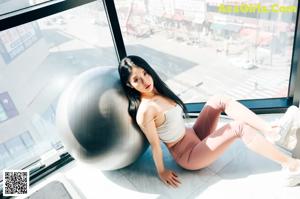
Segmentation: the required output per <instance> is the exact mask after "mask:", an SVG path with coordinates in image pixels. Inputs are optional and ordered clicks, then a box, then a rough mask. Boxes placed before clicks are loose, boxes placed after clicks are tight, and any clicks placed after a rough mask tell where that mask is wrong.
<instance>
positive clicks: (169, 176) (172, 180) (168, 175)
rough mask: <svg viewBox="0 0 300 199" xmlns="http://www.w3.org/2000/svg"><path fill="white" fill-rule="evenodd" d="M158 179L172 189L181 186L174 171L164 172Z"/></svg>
mask: <svg viewBox="0 0 300 199" xmlns="http://www.w3.org/2000/svg"><path fill="white" fill-rule="evenodd" d="M159 178H160V179H161V180H162V181H163V182H164V183H165V184H166V185H171V186H172V187H174V188H176V187H178V186H179V184H181V182H180V181H179V179H178V176H177V175H176V173H175V172H174V171H171V170H164V171H162V172H160V173H159Z"/></svg>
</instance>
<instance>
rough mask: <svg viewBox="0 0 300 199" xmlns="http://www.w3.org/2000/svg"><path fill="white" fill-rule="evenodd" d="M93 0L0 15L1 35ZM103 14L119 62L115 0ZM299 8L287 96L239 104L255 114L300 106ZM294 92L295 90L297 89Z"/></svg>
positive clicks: (55, 0) (36, 176) (106, 0)
mask: <svg viewBox="0 0 300 199" xmlns="http://www.w3.org/2000/svg"><path fill="white" fill-rule="evenodd" d="M94 1H96V0H52V1H46V2H44V3H41V4H37V5H34V6H30V7H27V8H22V9H19V10H16V11H12V12H9V13H6V14H2V15H0V31H4V30H6V29H9V28H13V27H16V26H19V25H22V24H25V23H28V22H32V21H34V20H38V19H41V18H44V17H47V16H50V15H53V14H57V13H59V12H63V11H66V10H69V9H72V8H75V7H78V6H82V5H85V4H88V3H91V2H94ZM102 2H103V5H104V9H105V12H106V16H107V20H108V24H109V28H110V31H111V36H112V40H113V43H114V47H115V52H116V54H117V58H118V61H119V60H121V59H122V58H123V57H125V56H126V55H127V54H126V47H125V45H124V40H123V37H122V32H121V29H120V25H119V21H118V16H117V11H116V8H115V4H114V0H102ZM299 5H300V2H299V1H298V7H297V8H298V9H297V15H296V23H295V25H296V27H295V36H294V43H293V53H292V62H291V73H290V82H289V87H288V96H287V97H283V98H268V99H250V100H249V99H248V100H239V101H240V102H241V103H242V104H244V105H245V106H246V107H248V108H250V109H251V110H252V111H254V112H255V113H259V114H262V113H280V112H283V111H285V110H286V108H287V107H288V106H290V105H292V104H294V105H299V100H300V70H298V69H299V68H300V63H299V59H300V24H299V23H300V22H299ZM296 88H297V89H296ZM204 104H205V102H201V103H187V104H186V106H187V109H188V112H189V113H190V114H191V117H196V116H197V114H198V113H199V112H200V111H201V109H202V108H203V106H204ZM60 157H61V159H60V160H59V161H57V162H55V163H53V164H52V165H50V166H48V167H46V168H43V167H41V168H38V169H35V170H34V171H32V172H30V182H31V183H30V184H31V185H32V184H34V183H36V182H37V181H39V180H40V179H42V178H43V177H45V176H46V175H48V174H50V173H51V172H53V171H55V170H56V169H59V168H60V167H62V166H64V165H66V164H68V163H69V162H71V161H72V160H73V158H72V157H71V156H70V154H68V153H65V154H62V155H61V156H60ZM0 196H2V187H1V186H0Z"/></svg>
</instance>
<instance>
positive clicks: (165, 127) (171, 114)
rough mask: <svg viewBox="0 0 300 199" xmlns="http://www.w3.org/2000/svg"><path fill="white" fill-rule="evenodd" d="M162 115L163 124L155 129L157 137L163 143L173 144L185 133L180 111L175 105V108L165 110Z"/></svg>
mask: <svg viewBox="0 0 300 199" xmlns="http://www.w3.org/2000/svg"><path fill="white" fill-rule="evenodd" d="M164 114H165V121H164V123H163V124H162V125H160V126H159V127H157V129H156V130H157V133H158V136H159V138H160V139H161V140H162V141H163V142H166V143H170V142H174V141H176V140H178V139H179V138H181V137H182V136H183V135H184V133H185V125H184V120H183V118H182V109H181V107H180V106H179V105H177V104H176V106H175V107H173V108H171V109H169V110H167V111H166V112H165V113H164Z"/></svg>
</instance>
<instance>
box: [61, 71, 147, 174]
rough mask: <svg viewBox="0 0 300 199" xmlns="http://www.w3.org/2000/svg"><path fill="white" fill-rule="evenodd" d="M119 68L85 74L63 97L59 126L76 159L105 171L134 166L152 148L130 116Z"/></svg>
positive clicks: (70, 86) (72, 83)
mask: <svg viewBox="0 0 300 199" xmlns="http://www.w3.org/2000/svg"><path fill="white" fill-rule="evenodd" d="M120 84H121V83H120V79H119V75H118V71H117V68H116V67H97V68H93V69H90V70H88V71H86V72H83V73H82V74H80V75H79V76H77V77H76V78H74V80H72V82H71V83H70V85H69V86H68V87H67V88H66V90H65V91H64V92H63V94H62V95H61V97H60V99H59V102H58V106H57V110H56V115H57V116H56V125H57V128H58V131H59V135H60V137H61V139H62V142H63V144H64V146H65V147H66V150H67V151H68V152H69V153H70V154H71V156H72V157H74V159H77V160H80V162H82V163H84V164H85V163H86V164H88V165H91V166H95V167H97V168H100V169H102V170H115V169H119V168H123V167H125V166H127V165H129V164H131V163H133V162H134V161H135V160H136V159H137V158H138V157H139V156H140V155H141V154H142V153H143V152H144V151H145V150H146V148H147V147H148V146H149V143H148V142H147V140H146V138H145V136H144V134H143V133H142V132H141V131H140V130H139V128H137V126H136V125H135V124H134V122H133V121H132V119H131V117H130V116H129V114H128V111H127V108H128V99H127V97H126V96H125V93H124V91H123V89H122V87H121V85H120Z"/></svg>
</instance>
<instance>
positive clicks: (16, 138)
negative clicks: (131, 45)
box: [0, 1, 118, 175]
mask: <svg viewBox="0 0 300 199" xmlns="http://www.w3.org/2000/svg"><path fill="white" fill-rule="evenodd" d="M117 62H118V61H117V57H116V52H115V49H114V46H113V42H112V37H111V33H110V29H109V26H108V23H107V18H106V14H105V12H104V8H103V4H102V2H99V1H95V2H93V3H89V4H85V5H83V6H80V7H77V8H74V9H71V10H67V11H65V12H61V13H59V14H55V15H51V16H49V17H46V18H43V19H40V20H36V21H33V22H30V23H26V24H23V25H21V26H18V27H14V28H11V29H8V30H5V31H2V32H0V170H2V169H4V168H5V169H9V168H18V169H19V168H24V167H25V166H26V165H28V164H30V163H31V162H33V161H35V160H38V159H39V157H40V155H42V154H44V153H45V152H47V151H49V150H51V149H57V148H60V147H61V143H60V140H59V136H58V134H57V129H56V126H55V111H56V106H57V102H58V99H59V97H60V94H61V92H62V91H63V89H64V88H65V87H66V86H67V85H68V83H69V82H70V81H71V80H72V78H74V77H75V76H76V75H78V74H79V73H81V72H83V71H85V70H88V69H90V68H93V67H98V66H100V67H101V66H112V65H113V66H117ZM1 175H2V172H1Z"/></svg>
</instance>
